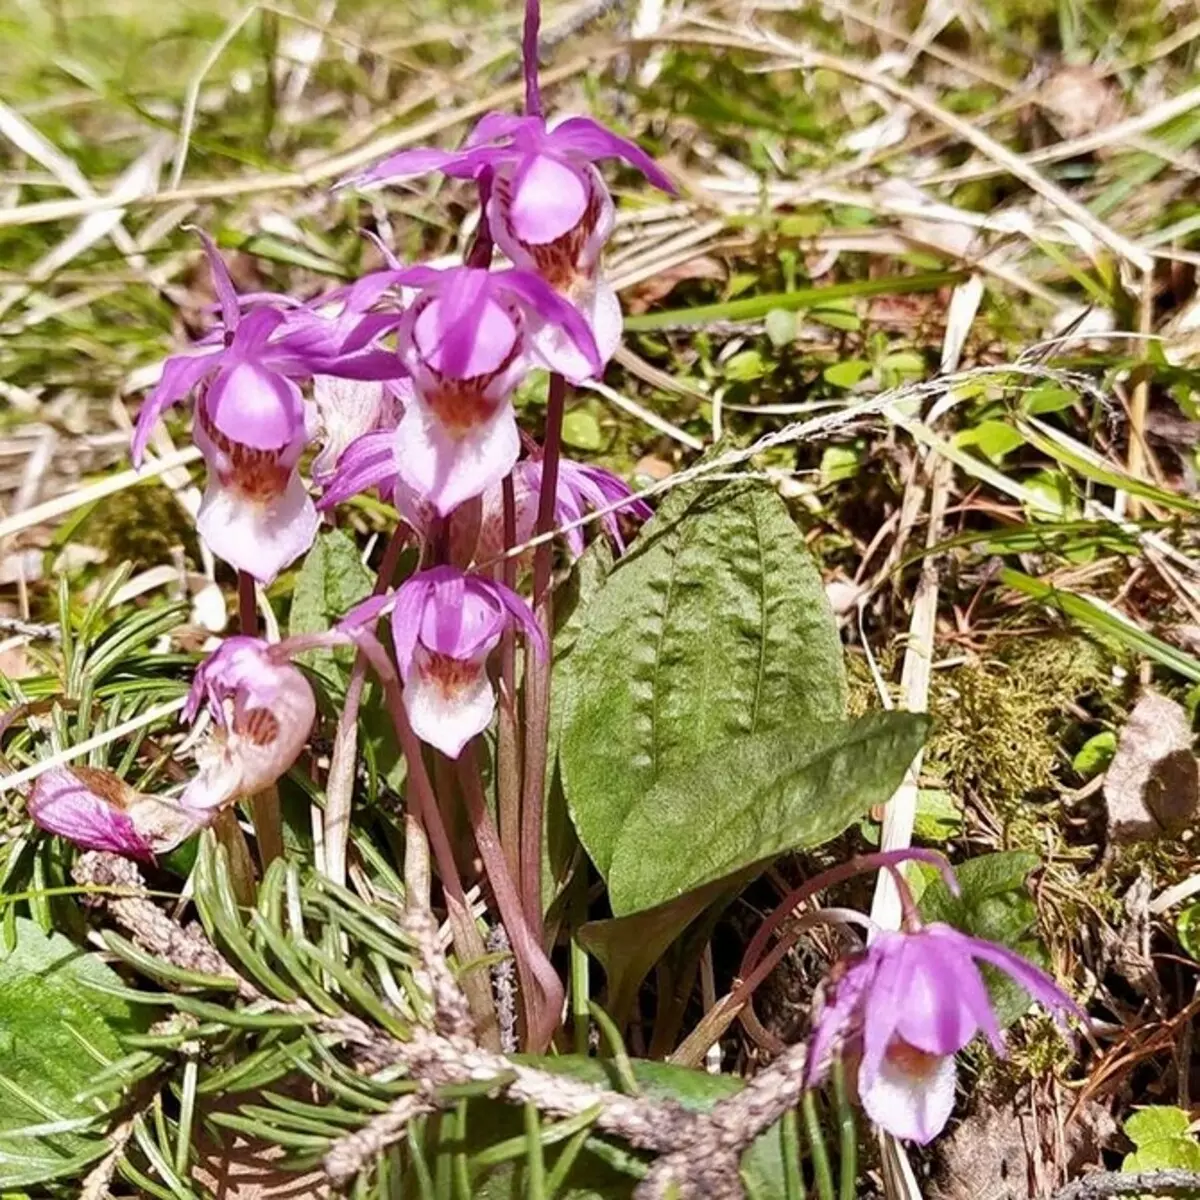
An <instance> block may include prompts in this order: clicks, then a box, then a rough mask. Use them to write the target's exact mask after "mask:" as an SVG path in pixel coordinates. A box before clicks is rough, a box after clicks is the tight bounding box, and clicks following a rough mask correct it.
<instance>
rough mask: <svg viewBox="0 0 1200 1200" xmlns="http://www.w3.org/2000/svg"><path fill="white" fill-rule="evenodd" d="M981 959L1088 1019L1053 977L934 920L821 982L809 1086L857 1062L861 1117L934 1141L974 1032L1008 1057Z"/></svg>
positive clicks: (888, 936)
mask: <svg viewBox="0 0 1200 1200" xmlns="http://www.w3.org/2000/svg"><path fill="white" fill-rule="evenodd" d="M980 962H983V963H990V964H991V965H992V966H993V967H997V968H998V969H999V970H1001V971H1003V972H1005V974H1007V975H1009V976H1010V977H1011V978H1012V979H1014V980H1015V981H1016V982H1017V983H1019V984H1020V985H1021V986H1022V987H1023V988H1024V989H1025V990H1026V991H1027V992H1028V993H1029V994H1030V996H1032V997H1033V999H1034V1000H1035V1001H1037V1002H1038V1003H1040V1004H1043V1005H1044V1006H1045V1007H1046V1008H1048V1009H1049V1010H1050V1011H1051V1012H1052V1013H1054V1014H1055V1016H1056V1017H1058V1018H1060V1019H1062V1018H1065V1017H1066V1016H1068V1015H1069V1016H1074V1017H1077V1018H1079V1019H1081V1020H1086V1018H1085V1016H1084V1014H1083V1012H1082V1010H1081V1009H1080V1008H1079V1006H1078V1005H1077V1004H1076V1003H1075V1002H1074V1001H1073V1000H1072V999H1071V998H1070V997H1069V996H1068V995H1067V994H1066V992H1064V991H1063V990H1062V989H1061V988H1060V987H1059V986H1058V984H1056V983H1055V982H1054V980H1053V979H1051V978H1050V976H1049V975H1047V974H1046V973H1045V972H1044V971H1042V970H1040V969H1039V968H1037V967H1035V966H1034V965H1033V964H1032V963H1029V962H1027V961H1026V960H1025V959H1023V958H1022V957H1021V956H1020V955H1019V954H1015V953H1013V951H1011V950H1008V949H1006V948H1005V947H1003V946H999V945H996V944H995V943H994V942H988V941H984V940H983V939H982V938H975V937H970V936H968V935H967V934H965V933H960V932H959V931H958V930H957V929H954V928H952V927H951V926H949V925H943V924H941V923H937V922H935V923H933V924H930V925H927V926H925V927H923V928H921V929H918V930H916V931H913V932H903V933H893V932H883V933H880V934H878V935H877V937H876V938H875V940H874V941H873V942H872V943H871V945H870V946H869V947H868V949H867V950H865V951H864V952H863V953H862V954H860V955H859V956H857V957H856V958H854V959H853V960H851V961H850V962H849V964H848V965H845V966H844V967H843V968H842V969H841V970H840V971H839V972H838V973H837V977H836V978H831V979H830V980H829V981H828V982H827V985H826V994H825V997H824V1002H823V1007H822V1009H821V1011H820V1013H819V1015H818V1016H817V1017H816V1019H815V1022H814V1028H813V1033H812V1038H811V1040H810V1043H809V1048H808V1052H809V1058H808V1061H809V1077H808V1082H809V1084H810V1085H812V1084H817V1083H819V1082H820V1081H821V1079H822V1078H823V1077H824V1076H825V1074H826V1073H827V1071H828V1069H829V1065H830V1062H831V1060H832V1058H833V1057H834V1056H835V1055H836V1054H839V1053H842V1052H844V1051H845V1052H847V1053H848V1056H849V1057H850V1058H851V1059H854V1058H857V1059H858V1077H857V1087H858V1095H859V1100H860V1101H861V1103H862V1106H863V1109H864V1110H865V1111H866V1113H867V1115H868V1116H869V1117H870V1118H871V1119H872V1120H873V1121H874V1122H875V1123H876V1124H877V1125H880V1126H881V1127H882V1128H884V1129H886V1130H887V1131H888V1132H889V1133H891V1134H894V1135H895V1136H896V1137H900V1138H908V1139H911V1140H912V1141H915V1142H919V1143H921V1144H922V1145H923V1144H925V1143H926V1142H929V1141H930V1140H932V1139H933V1138H934V1137H936V1136H937V1134H938V1133H940V1132H941V1130H942V1129H943V1128H944V1126H945V1124H946V1122H947V1120H948V1119H949V1117H950V1111H951V1109H952V1108H953V1106H954V1084H955V1069H954V1056H955V1054H957V1053H958V1051H960V1050H961V1049H962V1048H963V1047H964V1046H966V1044H967V1043H968V1042H969V1041H971V1039H972V1038H973V1037H974V1036H975V1035H976V1034H977V1033H982V1034H984V1035H985V1036H986V1037H987V1039H988V1040H989V1041H990V1042H991V1044H992V1046H993V1048H994V1049H995V1050H996V1052H997V1053H1003V1052H1004V1039H1003V1037H1002V1036H1001V1033H1000V1025H999V1022H998V1020H997V1019H996V1014H995V1013H994V1012H993V1011H992V1006H991V1001H990V1000H989V999H988V993H987V987H986V985H985V984H984V980H983V977H982V976H981V975H980V973H979V967H978V963H980Z"/></svg>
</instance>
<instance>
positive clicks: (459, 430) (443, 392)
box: [423, 375, 496, 438]
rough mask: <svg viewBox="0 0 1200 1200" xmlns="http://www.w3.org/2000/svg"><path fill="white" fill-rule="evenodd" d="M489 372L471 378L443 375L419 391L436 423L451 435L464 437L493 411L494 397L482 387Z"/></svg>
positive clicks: (487, 378) (494, 405) (484, 385)
mask: <svg viewBox="0 0 1200 1200" xmlns="http://www.w3.org/2000/svg"><path fill="white" fill-rule="evenodd" d="M491 379H492V376H490V375H487V376H484V375H477V376H475V377H474V378H473V379H443V380H440V381H439V382H438V384H437V386H436V387H435V388H432V389H431V390H429V391H427V392H425V393H424V395H423V399H424V400H425V403H426V404H427V405H429V407H430V409H432V410H433V415H434V416H435V417H437V419H438V423H439V424H440V425H441V426H442V428H443V429H445V431H446V432H447V433H448V434H449V435H450V436H451V437H453V438H462V437H466V435H467V434H468V433H470V432H471V431H472V430H473V429H476V428H478V426H480V425H482V424H483V423H484V422H485V421H487V420H488V419H489V418H490V417H491V415H492V414H493V413H494V412H495V411H496V401H494V400H492V399H490V398H489V397H488V396H487V395H486V393H485V389H486V387H487V385H488V383H489V382H490V381H491Z"/></svg>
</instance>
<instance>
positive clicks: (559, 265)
mask: <svg viewBox="0 0 1200 1200" xmlns="http://www.w3.org/2000/svg"><path fill="white" fill-rule="evenodd" d="M530 71H536V63H535V64H532V65H531V64H530V63H529V61H528V60H527V61H526V73H527V76H528V74H529V72H530ZM535 90H536V89H535ZM606 158H619V159H623V160H624V161H625V162H627V163H629V164H630V165H631V166H633V167H635V168H636V169H637V170H639V171H641V173H642V174H643V175H644V176H645V177H646V178H647V179H648V180H649V181H650V182H651V183H652V184H653V185H654V186H655V187H658V188H661V189H662V190H663V191H665V192H669V193H673V192H674V191H675V187H674V184H672V182H671V180H670V178H669V177H668V176H667V174H666V173H665V172H664V171H663V170H662V168H661V167H659V166H658V164H657V163H655V161H654V159H652V158H651V157H650V155H648V154H647V153H646V152H645V151H644V150H643V149H642V148H641V147H640V146H638V145H637V144H636V143H635V142H631V141H629V140H628V139H627V138H623V137H620V136H618V135H617V134H615V133H613V132H612V131H611V130H609V129H606V128H605V127H604V126H603V125H601V124H599V123H598V122H597V121H593V120H592V119H591V118H589V117H568V118H566V119H564V120H561V121H559V122H556V123H554V124H547V122H546V120H545V119H544V118H543V117H542V116H541V115H537V114H535V115H530V116H523V117H517V116H511V115H509V114H507V113H488V114H487V115H486V116H484V117H483V118H482V119H481V120H480V121H479V123H478V124H477V125H476V126H475V129H474V130H473V131H472V133H471V134H470V136H469V137H468V138H467V142H466V145H465V146H464V147H463V149H461V150H449V151H447V150H434V149H420V150H404V151H401V152H400V153H399V154H394V155H392V156H391V157H389V158H386V159H384V160H383V161H382V162H380V163H377V164H376V165H375V166H374V167H371V168H370V169H369V170H368V171H365V172H364V173H362V174H361V175H357V176H353V177H352V178H350V179H348V180H345V181H343V182H344V183H352V184H355V185H356V186H358V187H369V186H373V185H378V184H383V183H393V182H396V181H398V180H403V179H411V178H414V177H416V176H419V175H424V174H426V173H427V172H429V171H441V172H443V173H444V174H446V175H452V176H456V177H458V178H466V179H478V180H480V181H481V182H482V181H484V180H486V181H487V185H486V187H485V192H486V195H487V211H486V216H487V220H488V224H489V227H490V229H491V233H492V236H493V238H494V239H495V241H496V245H498V246H499V247H500V249H501V250H502V251H503V252H504V253H505V254H506V255H507V256H508V258H509V260H510V261H511V262H512V263H513V264H514V265H515V266H518V267H524V268H527V269H529V270H531V271H536V272H537V273H538V274H539V275H540V276H541V277H542V278H543V279H545V280H546V282H547V283H549V284H550V286H551V287H553V288H554V289H555V290H556V291H558V292H559V293H560V294H562V295H564V296H566V297H567V298H568V299H569V300H571V301H572V303H574V304H575V305H576V306H577V307H578V308H579V310H580V311H581V312H582V313H583V314H584V316H585V317H586V319H587V321H588V324H589V326H590V327H591V330H592V333H593V335H594V337H595V339H596V345H597V347H598V349H599V351H600V357H601V359H602V360H603V361H605V362H607V361H608V360H609V359H610V358H612V356H613V354H614V353H615V352H616V349H617V346H618V344H619V342H620V338H621V306H620V304H619V303H618V301H617V296H616V293H615V292H614V291H613V289H612V286H611V285H610V284H609V283H608V282H607V280H605V279H604V277H603V275H602V274H601V272H600V257H601V251H602V250H603V248H604V244H605V242H607V241H608V238H609V235H610V234H611V233H612V228H613V218H614V210H613V201H612V197H611V195H610V194H609V191H608V188H607V187H606V186H605V183H604V180H603V178H602V177H601V175H600V172H599V171H598V170H597V169H596V166H595V164H596V163H597V162H599V161H601V160H602V159H606Z"/></svg>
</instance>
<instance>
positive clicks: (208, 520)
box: [196, 471, 321, 584]
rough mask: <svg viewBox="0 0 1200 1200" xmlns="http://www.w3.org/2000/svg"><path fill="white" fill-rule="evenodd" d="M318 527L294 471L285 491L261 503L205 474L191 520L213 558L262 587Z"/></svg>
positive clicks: (312, 537) (304, 546) (306, 543)
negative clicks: (202, 490)
mask: <svg viewBox="0 0 1200 1200" xmlns="http://www.w3.org/2000/svg"><path fill="white" fill-rule="evenodd" d="M320 525H321V518H320V517H319V516H318V515H317V510H316V508H315V506H314V505H313V502H312V499H311V498H310V497H309V494H308V492H307V491H305V488H304V484H303V483H302V482H301V480H300V476H299V475H298V474H297V473H296V472H295V471H292V473H291V476H290V478H289V479H288V482H287V486H286V488H285V489H284V491H283V492H282V493H281V494H280V495H278V496H276V497H274V498H273V499H271V500H269V501H266V502H262V501H257V500H250V499H247V498H246V497H244V496H242V495H241V494H240V493H239V492H238V491H237V490H236V489H235V488H233V487H230V486H227V485H226V484H224V483H222V481H221V480H220V478H219V476H218V475H217V474H216V473H215V472H210V473H209V477H208V484H207V486H206V488H205V490H204V498H203V499H202V500H201V502H200V512H199V513H198V514H197V517H196V530H197V532H198V533H199V534H200V536H201V537H202V538H203V539H204V542H205V544H206V545H207V546H208V548H209V549H210V550H211V551H212V552H213V553H214V554H215V555H216V556H217V557H218V558H220V559H223V560H224V561H225V562H227V563H229V565H230V566H232V567H234V568H235V569H236V570H239V571H245V572H246V573H247V574H249V575H252V576H253V577H254V578H255V579H257V580H258V581H259V582H260V583H264V584H267V583H271V582H272V581H273V580H274V579H275V577H276V576H277V575H278V574H279V572H280V571H282V570H283V569H284V567H286V566H288V565H289V564H290V563H292V562H294V561H295V560H296V559H297V558H299V557H300V555H302V554H303V553H304V552H305V551H306V550H307V549H308V548H309V547H310V546H311V545H312V544H313V541H314V540H315V539H316V536H317V530H318V529H319V528H320Z"/></svg>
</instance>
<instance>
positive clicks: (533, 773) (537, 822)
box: [519, 374, 567, 942]
mask: <svg viewBox="0 0 1200 1200" xmlns="http://www.w3.org/2000/svg"><path fill="white" fill-rule="evenodd" d="M566 394H567V382H566V380H565V379H564V378H563V377H562V376H561V375H557V374H555V375H551V376H550V392H549V396H548V397H547V401H546V442H545V447H544V450H543V456H542V486H541V491H540V492H539V493H538V515H537V529H536V532H537V533H538V534H539V535H540V534H546V533H549V532H550V530H551V529H552V528H553V527H554V508H555V499H556V498H557V495H558V459H559V453H560V451H561V448H562V424H563V408H564V405H565V402H566ZM553 556H554V544H553V542H552V541H545V542H543V543H542V544H541V545H540V546H538V548H537V550H535V551H534V556H533V603H534V608H535V610H536V612H537V618H538V622H539V623H540V624H541V627H542V629H543V630H544V631H545V634H546V644H547V645H548V646H549V645H551V644H552V638H553V633H554V629H553V626H554V616H553V609H552V603H551V598H550V568H551V565H552V563H553ZM550 658H551V656H550V655H547V657H546V659H545V660H542V659H541V658H540V657H539V656H538V652H537V647H536V646H535V645H534V644H533V643H532V642H530V641H528V640H527V641H526V643H525V786H524V789H523V796H522V803H521V855H520V861H521V870H520V873H519V879H520V885H521V896H522V899H523V901H524V904H525V917H526V919H527V920H528V922H529V927H530V929H532V930H533V931H534V934H535V936H536V937H537V939H538V941H539V942H540V941H541V939H542V807H543V802H544V799H545V793H546V740H547V737H548V734H549V726H550Z"/></svg>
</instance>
